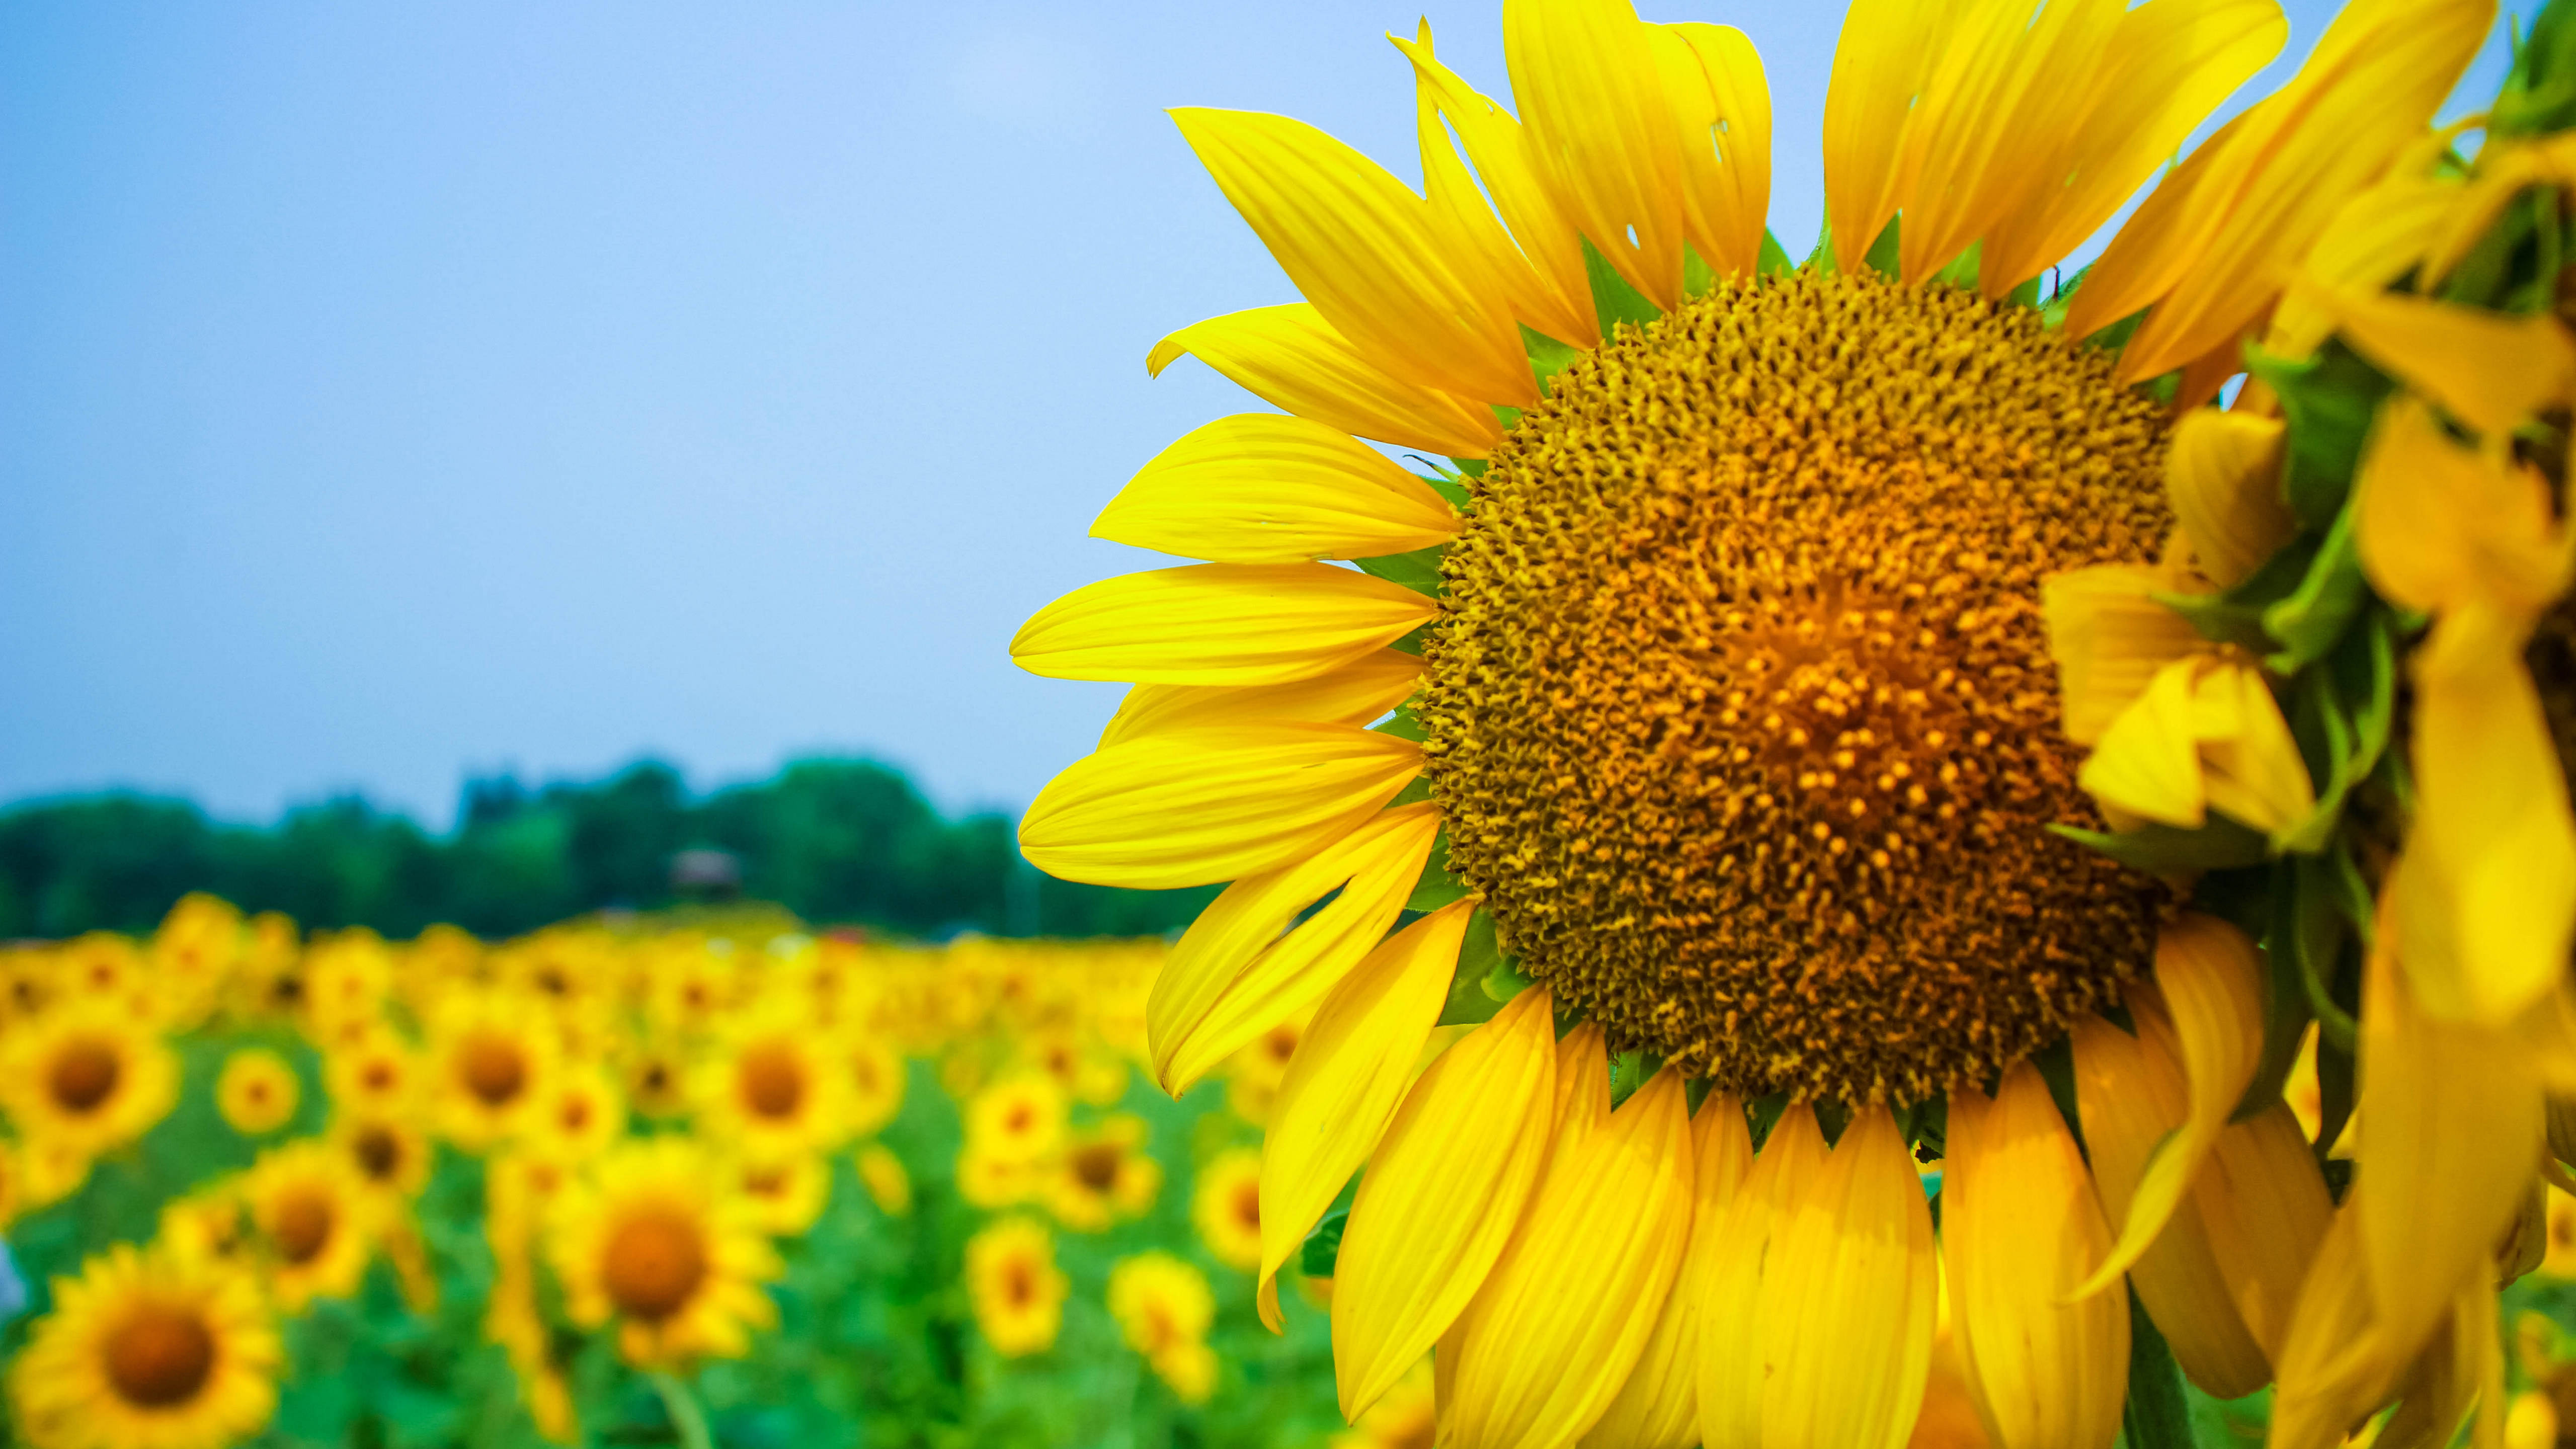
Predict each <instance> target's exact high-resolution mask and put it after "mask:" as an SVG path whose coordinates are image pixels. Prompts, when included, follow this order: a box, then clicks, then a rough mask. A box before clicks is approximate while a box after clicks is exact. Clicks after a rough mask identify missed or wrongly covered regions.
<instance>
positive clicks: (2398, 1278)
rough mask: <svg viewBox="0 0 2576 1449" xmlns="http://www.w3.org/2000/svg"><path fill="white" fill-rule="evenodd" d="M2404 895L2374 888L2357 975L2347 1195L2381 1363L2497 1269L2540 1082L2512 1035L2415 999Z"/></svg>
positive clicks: (2533, 1165) (2396, 869) (2534, 1126)
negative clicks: (2406, 958) (2357, 1217)
mask: <svg viewBox="0 0 2576 1449" xmlns="http://www.w3.org/2000/svg"><path fill="white" fill-rule="evenodd" d="M2414 868H2415V862H2414V861H2413V860H2412V859H2411V858H2410V859H2407V860H2404V861H2401V862H2399V863H2397V864H2396V865H2394V866H2392V867H2391V869H2392V872H2393V873H2394V875H2396V876H2397V877H2401V878H2402V877H2403V876H2405V875H2406V874H2408V873H2409V872H2411V871H2412V870H2413V869H2414ZM2400 887H2401V880H2395V879H2393V880H2390V881H2389V882H2387V883H2386V884H2385V885H2383V886H2382V887H2381V891H2380V912H2379V915H2380V919H2379V929H2378V930H2377V932H2376V933H2375V934H2374V936H2373V940H2372V949H2371V952H2370V958H2369V962H2368V965H2367V967H2366V968H2365V970H2364V973H2363V984H2362V1017H2361V1033H2362V1034H2361V1057H2360V1068H2361V1083H2362V1088H2361V1100H2360V1102H2359V1103H2358V1104H2357V1110H2358V1112H2359V1115H2360V1118H2361V1121H2362V1123H2363V1130H2362V1133H2361V1154H2360V1158H2359V1162H2358V1165H2357V1167H2356V1171H2355V1176H2354V1180H2353V1187H2352V1197H2351V1201H2352V1203H2353V1204H2354V1205H2355V1206H2357V1207H2358V1208H2359V1209H2360V1212H2361V1246H2362V1260H2363V1264H2364V1266H2365V1268H2366V1269H2367V1270H2368V1274H2369V1280H2370V1295H2371V1301H2372V1304H2373V1306H2374V1308H2375V1309H2376V1315H2375V1325H2374V1329H2373V1332H2374V1336H2375V1337H2376V1339H2377V1340H2378V1342H2379V1345H2380V1348H2381V1350H2382V1351H2383V1353H2384V1355H2385V1357H2386V1359H2387V1360H2388V1361H2390V1362H2400V1361H2403V1360H2405V1359H2408V1358H2411V1357H2412V1356H2413V1355H2414V1353H2415V1351H2416V1350H2417V1348H2418V1347H2419V1346H2420V1345H2421V1344H2422V1343H2423V1341H2424V1339H2425V1338H2426V1337H2427V1336H2428V1335H2430V1334H2431V1333H2432V1331H2433V1329H2434V1327H2435V1325H2436V1324H2437V1323H2438V1322H2439V1321H2440V1319H2441V1315H2442V1313H2443V1311H2444V1309H2445V1308H2446V1307H2447V1306H2448V1305H2449V1303H2450V1300H2451V1296H2452V1294H2454V1293H2456V1292H2457V1291H2458V1290H2459V1286H2460V1284H2461V1283H2462V1282H2464V1281H2466V1280H2467V1278H2468V1277H2469V1275H2471V1274H2472V1273H2486V1272H2491V1271H2493V1270H2492V1267H2491V1266H2490V1260H2491V1259H2492V1258H2493V1256H2494V1253H2495V1247H2496V1243H2497V1241H2498V1240H2499V1239H2500V1238H2501V1237H2502V1236H2503V1234H2504V1231H2505V1229H2506V1228H2507V1227H2508V1226H2509V1225H2510V1224H2511V1223H2512V1221H2513V1215H2514V1212H2515V1210H2516V1209H2517V1208H2518V1207H2519V1206H2520V1205H2521V1202H2522V1197H2523V1193H2524V1191H2525V1189H2527V1188H2528V1187H2529V1186H2530V1185H2531V1177H2532V1174H2533V1173H2534V1172H2536V1171H2538V1170H2539V1167H2540V1154H2541V1145H2542V1142H2543V1140H2544V1138H2545V1135H2546V1132H2547V1126H2546V1124H2545V1122H2544V1121H2543V1119H2542V1115H2541V1089H2540V1080H2539V1077H2538V1074H2537V1073H2536V1072H2535V1071H2534V1069H2533V1067H2532V1064H2531V1062H2530V1060H2529V1059H2528V1058H2527V1057H2526V1056H2525V1055H2524V1053H2523V1052H2522V1051H2521V1050H2519V1049H2518V1047H2517V1046H2516V1044H2515V1043H2514V1042H2513V1040H2512V1038H2511V1037H2510V1035H2509V1034H2508V1033H2506V1032H2504V1031H2501V1030H2490V1029H2488V1028H2485V1027H2481V1026H2478V1025H2475V1024H2473V1023H2460V1022H2446V1021H2442V1020H2439V1019H2437V1018H2436V1017H2434V1016H2433V1015H2432V1013H2430V1012H2428V1011H2426V1010H2425V1009H2424V1008H2423V1007H2422V1006H2421V1005H2420V1004H2418V1002H2417V1000H2416V997H2415V993H2414V990H2413V989H2412V987H2411V986H2410V984H2409V979H2408V975H2407V973H2406V972H2405V971H2404V970H2403V969H2402V967H2401V965H2400V963H2399V961H2398V959H2397V957H2396V951H2397V949H2398V943H2399V942H2400V941H2402V940H2403V939H2404V936H2403V926H2402V924H2401V922H2400V921H2399V920H2398V919H2397V918H2396V912H2397V911H2398V909H2399V902H2400V900H2401V897H2400ZM2302 1311H2304V1309H2303V1310H2302Z"/></svg>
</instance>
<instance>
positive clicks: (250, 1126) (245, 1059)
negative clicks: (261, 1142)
mask: <svg viewBox="0 0 2576 1449" xmlns="http://www.w3.org/2000/svg"><path fill="white" fill-rule="evenodd" d="M303 1094H304V1082H303V1079H302V1078H301V1077H299V1076H297V1075H296V1074H295V1068H293V1067H292V1066H289V1065H288V1064H287V1061H286V1059H285V1058H284V1057H281V1056H279V1055H278V1054H277V1053H275V1052H273V1051H270V1050H268V1049H267V1048H265V1047H244V1048H242V1049H241V1050H240V1051H237V1052H234V1053H233V1054H232V1055H231V1056H229V1057H226V1058H225V1059H224V1069H223V1072H222V1074H221V1075H219V1076H217V1077H216V1078H215V1106H216V1108H217V1110H219V1111H221V1112H222V1113H223V1116H224V1120H225V1121H226V1122H228V1123H230V1124H231V1125H232V1128H233V1130H234V1131H236V1132H239V1133H242V1134H243V1135H245V1136H250V1137H257V1136H261V1135H264V1134H266V1133H270V1132H274V1131H276V1130H277V1129H278V1128H280V1127H283V1126H285V1125H286V1124H287V1123H288V1122H290V1121H293V1120H294V1118H295V1107H296V1103H297V1102H298V1101H299V1100H300V1099H301V1098H302V1096H303Z"/></svg>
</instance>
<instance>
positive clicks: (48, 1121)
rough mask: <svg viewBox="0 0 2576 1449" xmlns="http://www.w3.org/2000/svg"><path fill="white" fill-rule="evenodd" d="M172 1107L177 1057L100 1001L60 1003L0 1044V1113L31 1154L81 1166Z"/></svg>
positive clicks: (118, 1008)
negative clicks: (0, 1110) (53, 1156)
mask: <svg viewBox="0 0 2576 1449" xmlns="http://www.w3.org/2000/svg"><path fill="white" fill-rule="evenodd" d="M178 1099H179V1058H178V1054H177V1053H175V1052H173V1051H172V1050H171V1049H170V1046H169V1044H168V1043H167V1042H165V1041H163V1040H162V1039H161V1035H160V1033H159V1032H158V1031H156V1030H155V1029H153V1028H152V1027H151V1026H150V1025H149V1024H147V1023H145V1022H141V1021H137V1020H136V1019H135V1018H134V1016H133V1015H132V1014H131V1013H130V1012H128V1011H127V1010H126V1009H125V1008H124V1006H123V1005H122V1004H121V1003H119V1002H116V1001H113V1000H111V999H108V998H103V997H68V996H67V997H65V998H64V999H62V1000H60V1001H58V1002H56V1003H55V1004H54V1005H53V1006H51V1007H49V1008H47V1009H46V1010H45V1011H44V1012H43V1013H41V1014H39V1015H37V1016H35V1017H32V1018H29V1019H27V1020H24V1021H21V1022H19V1023H17V1024H16V1025H15V1026H13V1027H12V1028H11V1029H10V1031H9V1034H8V1036H7V1038H6V1040H5V1043H0V1105H5V1106H6V1107H7V1109H8V1112H9V1118H10V1120H11V1121H12V1122H13V1123H15V1124H16V1125H17V1128H18V1134H19V1136H20V1137H21V1138H22V1139H23V1140H25V1141H26V1142H27V1143H28V1144H29V1147H30V1149H31V1150H32V1151H39V1152H42V1151H51V1152H55V1153H59V1154H65V1155H69V1156H72V1157H76V1158H79V1159H81V1160H82V1161H86V1160H87V1159H89V1158H91V1157H95V1156H97V1155H99V1154H100V1153H103V1152H107V1151H111V1150H113V1149H115V1148H118V1147H122V1146H124V1145H125V1144H126V1143H128V1142H131V1141H133V1140H134V1139H136V1138H138V1137H140V1136H142V1135H143V1134H144V1133H145V1132H146V1131H148V1130H150V1128H151V1127H152V1125H153V1124H154V1123H156V1122H159V1121H160V1120H161V1119H162V1118H163V1117H165V1116H168V1115H169V1112H170V1108H171V1107H172V1106H174V1105H175V1104H176V1103H177V1102H178ZM74 1181H77V1178H75V1179H74Z"/></svg>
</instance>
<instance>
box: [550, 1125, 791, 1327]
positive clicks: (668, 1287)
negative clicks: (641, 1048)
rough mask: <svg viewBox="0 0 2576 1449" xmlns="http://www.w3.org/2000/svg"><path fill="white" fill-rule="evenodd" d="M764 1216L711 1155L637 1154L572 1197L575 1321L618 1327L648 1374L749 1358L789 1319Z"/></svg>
mask: <svg viewBox="0 0 2576 1449" xmlns="http://www.w3.org/2000/svg"><path fill="white" fill-rule="evenodd" d="M755 1216H756V1212H755V1210H754V1209H753V1208H752V1207H751V1205H750V1204H748V1203H746V1202H745V1201H743V1198H742V1194H741V1192H740V1190H739V1189H738V1188H737V1187H735V1186H734V1185H733V1184H732V1183H731V1182H729V1181H728V1180H727V1178H726V1175H725V1174H724V1173H723V1171H722V1170H721V1169H720V1168H719V1166H718V1164H717V1163H716V1162H715V1161H714V1160H712V1159H711V1158H710V1157H709V1156H708V1154H707V1153H706V1152H705V1151H704V1149H702V1148H700V1147H698V1146H697V1145H696V1144H694V1143H691V1142H689V1141H688V1140H686V1139H684V1138H676V1137H657V1138H648V1139H644V1140H642V1141H636V1142H630V1143H627V1144H625V1145H623V1146H621V1147H619V1148H617V1149H616V1150H615V1151H613V1152H611V1153H609V1154H608V1155H607V1156H606V1157H604V1158H602V1159H601V1160H600V1164H599V1167H598V1170H597V1172H596V1173H595V1175H594V1177H593V1180H592V1181H590V1182H587V1183H580V1184H575V1185H574V1186H572V1187H571V1188H570V1189H568V1190H567V1191H566V1193H565V1195H564V1197H563V1200H562V1202H561V1204H560V1205H559V1207H558V1209H557V1212H556V1215H555V1218H554V1227H553V1233H552V1237H551V1239H550V1243H549V1248H550V1260H551V1261H552V1262H553V1264H554V1268H555V1276H556V1277H557V1278H558V1279H559V1280H560V1281H561V1282H562V1284H563V1289H564V1302H565V1307H566V1311H567V1312H569V1313H570V1315H571V1317H572V1319H573V1321H574V1322H576V1323H578V1324H581V1325H582V1326H584V1327H589V1328H595V1327H598V1326H600V1325H602V1324H604V1323H607V1322H609V1321H610V1320H611V1319H614V1320H615V1321H616V1322H617V1325H618V1329H617V1349H618V1353H619V1354H620V1355H621V1356H623V1357H624V1358H625V1360H626V1361H627V1362H628V1363H630V1364H634V1365H636V1366H638V1367H641V1368H679V1367H685V1366H686V1365H688V1364H690V1363H691V1362H693V1361H694V1360H696V1359H698V1358H700V1357H705V1356H713V1357H718V1358H740V1357H741V1356H742V1355H743V1354H745V1353H747V1352H749V1351H750V1349H751V1330H752V1329H755V1328H767V1327H771V1326H773V1325H774V1324H776V1323H777V1321H778V1307H777V1305H776V1304H774V1303H772V1302H771V1301H770V1298H769V1295H768V1293H766V1292H765V1291H763V1289H762V1286H761V1285H763V1284H764V1283H767V1282H769V1281H770V1280H772V1279H774V1278H776V1277H778V1276H779V1274H780V1273H781V1272H782V1271H783V1267H782V1265H781V1264H780V1262H779V1260H778V1254H777V1252H776V1250H774V1249H772V1248H771V1247H770V1245H769V1240H768V1239H767V1238H764V1237H762V1236H761V1233H760V1229H759V1228H758V1226H757V1225H756V1224H755V1223H754V1221H753V1219H754V1217H755Z"/></svg>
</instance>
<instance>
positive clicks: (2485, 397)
mask: <svg viewBox="0 0 2576 1449" xmlns="http://www.w3.org/2000/svg"><path fill="white" fill-rule="evenodd" d="M2315 300H2316V303H2317V305H2318V306H2319V307H2321V308H2322V309H2323V310H2324V311H2325V312H2326V313H2327V314H2328V315H2330V316H2332V317H2333V318H2334V322H2335V329H2336V330H2337V331H2338V332H2340V333H2342V334H2343V338H2344V340H2345V341H2347V342H2349V343H2351V344H2352V346H2353V350H2355V351H2357V352H2359V353H2360V354H2361V355H2362V356H2364V357H2367V358H2369V359H2370V360H2371V361H2373V362H2375V363H2378V364H2379V365H2380V366H2381V367H2383V368H2385V369H2387V370H2388V371H2389V372H2391V373H2393V374H2395V375H2396V376H2397V378H2398V379H2399V380H2400V381H2402V382H2404V383H2406V384H2407V385H2408V386H2409V387H2412V388H2413V389H2415V391H2417V392H2419V393H2422V394H2423V395H2425V396H2426V397H2429V398H2431V399H2433V400H2434V401H2435V402H2438V403H2440V404H2441V405H2442V406H2443V407H2445V408H2447V409H2449V410H2450V412H2451V414H2452V416H2454V417H2456V418H2458V419H2459V420H2460V421H2462V422H2464V423H2467V424H2468V425H2469V426H2471V427H2473V428H2476V429H2478V430H2479V431H2480V432H2486V433H2501V432H2507V431H2510V430H2511V429H2513V428H2514V427H2516V426H2518V425H2519V424H2520V423H2521V422H2522V421H2523V419H2525V418H2527V417H2530V416H2532V415H2533V414H2535V413H2537V412H2539V411H2540V410H2541V408H2542V407H2544V406H2545V405H2547V404H2549V403H2552V402H2556V401H2559V400H2561V399H2563V398H2565V397H2566V395H2567V390H2568V386H2569V384H2570V383H2576V342H2571V341H2569V339H2568V336H2567V329H2566V327H2565V326H2564V325H2562V324H2561V323H2560V322H2559V321H2558V319H2557V318H2556V317H2555V316H2552V315H2550V314H2548V313H2541V314H2538V315H2536V316H2529V317H2516V316H2508V315H2506V314H2504V313H2502V312H2490V311H2487V310H2485V309H2484V308H2480V307H2461V306H2456V305H2454V304H2452V303H2449V302H2439V301H2435V300H2433V299H2432V298H2430V297H2413V296H2408V295H2405V294H2403V293H2399V292H2383V291H2377V290H2367V291H2364V290H2342V291H2330V292H2322V293H2321V294H2320V295H2318V296H2317V297H2316V299H2315Z"/></svg>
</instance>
